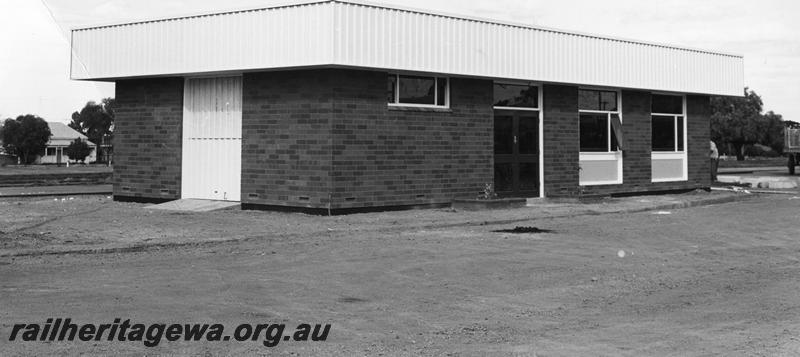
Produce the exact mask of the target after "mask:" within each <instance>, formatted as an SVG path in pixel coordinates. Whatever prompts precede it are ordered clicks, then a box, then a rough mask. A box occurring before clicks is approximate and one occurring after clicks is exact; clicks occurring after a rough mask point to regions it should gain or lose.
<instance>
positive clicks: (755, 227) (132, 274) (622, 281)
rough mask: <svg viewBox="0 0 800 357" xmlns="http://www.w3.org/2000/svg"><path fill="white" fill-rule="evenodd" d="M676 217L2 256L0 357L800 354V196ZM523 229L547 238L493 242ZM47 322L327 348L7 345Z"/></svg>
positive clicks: (347, 232) (608, 217)
mask: <svg viewBox="0 0 800 357" xmlns="http://www.w3.org/2000/svg"><path fill="white" fill-rule="evenodd" d="M668 213H669V214H667V212H643V213H636V214H605V215H593V216H582V217H578V218H551V219H539V220H536V221H530V222H522V223H515V224H511V225H496V226H492V225H469V226H457V227H448V228H440V229H430V230H424V229H413V230H402V229H399V230H398V229H393V230H385V231H380V230H379V231H361V230H358V229H355V228H354V229H341V230H331V231H327V232H324V233H320V232H317V231H312V230H309V231H308V232H309V234H308V235H295V236H293V237H283V238H281V239H277V238H275V237H271V235H270V232H264V233H263V239H250V240H247V241H242V242H229V243H220V244H217V245H210V246H202V247H191V246H190V247H182V248H171V249H163V250H158V251H146V252H139V253H127V254H84V255H55V256H39V257H16V258H12V257H6V258H2V259H0V277H1V279H0V351H3V352H2V353H3V354H4V355H53V354H55V355H75V354H79V353H84V354H89V355H109V354H129V355H143V354H148V355H154V354H166V353H170V354H176V355H237V356H238V355H243V354H252V355H262V354H265V355H266V354H270V355H348V356H350V355H370V356H372V355H409V356H411V355H456V356H460V355H463V356H483V355H525V356H527V355H535V356H573V355H583V356H606V355H607V356H617V355H628V356H642V355H674V356H686V355H727V356H731V355H746V356H752V355H765V356H772V355H786V356H792V355H798V354H800V262H799V261H798V259H800V229H798V222H800V219H798V218H800V199H797V198H796V197H795V196H791V195H788V196H787V195H781V196H777V195H775V196H764V197H760V198H757V199H752V200H748V201H744V202H738V203H731V204H723V205H716V206H708V207H698V208H689V209H682V210H674V211H670V212H668ZM309 219H312V218H309ZM514 226H535V227H538V228H542V229H550V230H553V232H551V233H540V234H509V233H496V232H493V231H495V230H499V229H508V228H514ZM298 231H300V232H304V231H305V230H302V229H300V228H298ZM621 251H622V252H624V257H621V256H622V255H623V254H622V252H621ZM50 317H70V318H72V319H73V320H74V321H77V322H81V323H90V322H93V323H98V324H99V323H110V322H111V321H112V320H113V319H114V318H122V319H132V320H135V321H136V322H141V323H158V322H164V323H173V322H178V323H192V322H207V323H222V324H225V325H226V328H231V329H232V328H233V327H234V326H236V325H237V324H240V323H253V324H256V323H286V324H287V326H294V325H296V324H298V323H301V322H309V323H330V324H332V328H331V331H330V335H329V336H328V339H327V341H325V342H296V341H287V342H281V343H279V344H278V345H277V346H275V347H265V346H264V345H263V344H262V343H261V341H260V340H259V341H253V342H250V341H248V342H234V341H228V342H213V343H212V342H186V341H176V342H165V341H162V342H161V343H160V344H159V345H158V346H157V347H145V346H143V344H142V343H141V342H107V341H92V342H19V341H15V342H9V341H8V337H9V334H10V332H11V328H12V325H13V324H15V323H24V322H27V323H40V324H43V323H44V321H45V319H47V318H50ZM288 328H289V327H287V329H288ZM226 332H227V330H226Z"/></svg>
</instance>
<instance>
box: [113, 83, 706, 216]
mask: <svg viewBox="0 0 800 357" xmlns="http://www.w3.org/2000/svg"><path fill="white" fill-rule="evenodd" d="M450 89H451V96H450V100H451V106H450V108H449V109H445V110H442V109H411V108H402V109H401V108H390V107H388V106H387V104H386V73H384V72H378V71H360V70H346V69H320V70H298V71H281V72H260V73H246V74H244V76H243V99H244V101H243V103H244V104H243V115H242V203H243V204H244V205H245V206H246V207H247V206H254V205H255V206H260V207H272V208H276V207H277V208H280V207H284V208H293V207H294V208H298V207H299V208H303V209H314V210H317V211H318V212H319V211H325V210H334V211H336V210H339V211H347V210H351V209H359V208H369V207H385V206H414V205H429V204H446V203H448V202H450V201H451V200H452V199H453V198H455V197H474V196H475V195H476V194H478V193H479V192H480V191H481V190H482V189H483V186H484V185H485V184H486V183H490V182H492V181H493V169H492V167H493V150H492V146H493V134H492V130H493V129H492V125H493V119H492V116H493V110H492V108H491V103H492V81H490V80H481V79H465V78H451V86H450ZM577 93H578V87H576V86H562V85H544V86H543V96H544V102H543V106H544V140H545V141H544V168H545V172H544V182H545V194H546V196H548V197H558V196H575V195H578V194H579V193H582V194H586V195H594V194H599V195H605V194H615V193H627V192H641V191H652V190H674V189H691V188H699V187H708V186H709V175H708V159H707V151H708V137H709V118H710V113H709V111H710V106H709V98H708V97H707V96H687V120H688V121H687V123H688V124H687V125H688V145H687V147H688V150H689V181H687V182H674V183H656V184H654V183H651V182H650V145H651V144H650V138H651V136H650V94H649V92H642V91H629V90H626V91H623V92H622V103H623V105H622V111H623V127H624V130H625V133H626V139H627V141H628V144H629V148H628V150H627V151H626V152H625V153H624V160H623V162H624V170H623V173H624V183H623V184H621V185H607V186H586V187H582V188H580V187H579V186H578V167H579V165H578V152H579V143H578V137H579V133H578V131H579V119H578V110H577V102H578V99H577V97H578V96H577ZM116 98H117V103H118V105H119V109H118V110H117V119H116V137H115V145H116V147H115V159H116V163H115V174H114V195H115V197H117V198H118V199H135V200H167V199H175V198H179V197H180V172H181V121H182V114H183V111H182V110H183V109H182V100H183V79H181V78H160V79H142V80H124V81H119V82H117V94H116Z"/></svg>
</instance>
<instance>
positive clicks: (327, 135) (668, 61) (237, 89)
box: [71, 0, 744, 214]
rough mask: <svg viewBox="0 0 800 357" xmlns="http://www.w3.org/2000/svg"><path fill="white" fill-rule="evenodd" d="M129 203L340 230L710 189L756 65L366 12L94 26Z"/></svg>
mask: <svg viewBox="0 0 800 357" xmlns="http://www.w3.org/2000/svg"><path fill="white" fill-rule="evenodd" d="M72 56H73V57H72V71H71V77H72V78H73V79H77V80H94V81H113V82H115V83H116V100H117V103H118V106H119V109H117V112H116V123H115V140H116V142H115V159H116V163H115V168H114V171H115V172H114V198H115V199H117V200H127V201H156V202H158V201H168V200H175V199H180V198H200V199H212V200H229V201H240V202H241V203H242V207H243V208H263V209H283V210H298V211H306V212H312V213H322V214H337V213H348V212H355V211H361V210H385V209H397V208H409V207H415V206H436V205H444V204H448V203H449V202H451V200H452V199H454V198H470V197H475V196H476V195H477V194H478V193H479V192H481V191H483V190H484V187H485V186H486V184H493V185H494V188H495V190H496V191H497V192H498V193H499V194H501V195H504V196H518V197H558V196H576V195H595V194H601V195H608V194H622V193H644V192H661V191H673V190H691V189H695V188H704V187H708V186H709V184H710V182H709V174H708V171H709V160H708V158H707V154H708V150H709V149H708V145H709V144H708V141H709V116H710V113H709V98H710V96H712V95H722V96H740V95H742V92H743V91H742V89H743V87H744V84H743V68H742V67H743V64H742V62H743V61H742V57H741V56H738V55H731V54H725V53H719V52H713V51H706V50H700V49H691V48H684V47H679V46H671V45H664V44H654V43H647V42H640V41H633V40H628V39H618V38H611V37H605V36H598V35H592V34H582V33H574V32H568V31H562V30H555V29H547V28H539V27H533V26H528V25H522V24H513V23H505V22H500V21H494V20H487V19H478V18H471V17H465V16H457V15H449V14H440V13H432V12H428V11H423V10H415V9H405V8H398V7H387V6H383V5H374V4H368V3H361V2H353V1H340V0H329V1H315V2H304V3H295V4H289V5H284V6H279V7H271V8H260V9H248V10H241V11H231V12H225V13H217V14H201V15H192V16H185V17H179V18H167V19H154V20H148V21H141V22H133V23H124V24H112V25H103V26H94V27H87V28H78V29H74V30H73V31H72Z"/></svg>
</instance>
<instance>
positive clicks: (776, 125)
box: [761, 110, 784, 154]
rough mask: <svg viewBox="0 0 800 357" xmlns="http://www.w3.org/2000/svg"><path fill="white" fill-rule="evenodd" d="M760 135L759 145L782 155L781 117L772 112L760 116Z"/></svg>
mask: <svg viewBox="0 0 800 357" xmlns="http://www.w3.org/2000/svg"><path fill="white" fill-rule="evenodd" d="M761 121H762V123H761V125H762V130H763V132H762V134H763V137H762V138H761V144H763V145H766V146H769V147H770V148H771V149H772V150H774V151H775V152H777V153H779V154H782V153H783V141H784V137H783V127H784V123H783V116H782V115H780V114H775V112H773V111H771V110H770V111H768V112H767V113H766V114H764V115H762V116H761Z"/></svg>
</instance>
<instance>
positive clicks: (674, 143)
mask: <svg viewBox="0 0 800 357" xmlns="http://www.w3.org/2000/svg"><path fill="white" fill-rule="evenodd" d="M651 111H652V113H653V114H652V125H651V133H652V145H653V146H652V149H653V151H671V152H682V151H684V146H685V145H684V131H685V130H684V129H685V128H684V126H685V123H684V114H683V97H682V96H675V95H658V94H654V95H653V101H652V109H651Z"/></svg>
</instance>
